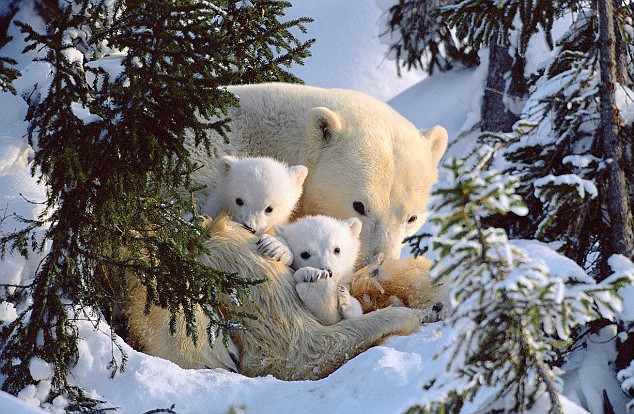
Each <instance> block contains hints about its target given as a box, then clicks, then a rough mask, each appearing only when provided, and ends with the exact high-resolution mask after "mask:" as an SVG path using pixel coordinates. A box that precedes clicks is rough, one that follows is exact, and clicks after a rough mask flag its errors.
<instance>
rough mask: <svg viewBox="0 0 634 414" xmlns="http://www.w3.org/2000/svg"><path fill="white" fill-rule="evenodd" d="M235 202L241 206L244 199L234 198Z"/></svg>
mask: <svg viewBox="0 0 634 414" xmlns="http://www.w3.org/2000/svg"><path fill="white" fill-rule="evenodd" d="M236 204H237V205H239V206H243V205H244V200H243V199H241V198H236Z"/></svg>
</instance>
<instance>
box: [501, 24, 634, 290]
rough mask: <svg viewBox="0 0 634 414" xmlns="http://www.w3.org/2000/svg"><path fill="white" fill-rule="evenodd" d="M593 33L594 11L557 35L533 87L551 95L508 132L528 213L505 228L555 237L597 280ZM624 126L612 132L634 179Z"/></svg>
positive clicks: (601, 167)
mask: <svg viewBox="0 0 634 414" xmlns="http://www.w3.org/2000/svg"><path fill="white" fill-rule="evenodd" d="M596 32H597V21H596V16H586V17H580V18H579V19H578V20H577V21H576V22H575V24H574V25H573V26H572V27H571V29H570V30H569V32H567V33H566V34H565V35H564V36H562V40H561V42H560V43H559V44H558V47H559V50H558V54H557V56H556V57H555V59H554V60H553V62H552V64H551V65H550V66H549V67H548V68H547V70H546V73H545V74H544V75H543V77H542V79H541V80H540V81H539V82H538V83H537V85H536V86H537V87H538V88H540V87H541V88H547V89H549V90H552V93H549V94H548V95H544V96H538V97H537V98H531V99H530V100H529V103H528V104H527V106H526V109H525V110H524V114H523V117H524V121H523V122H528V123H529V124H532V125H533V127H531V128H528V129H525V130H524V132H523V133H522V134H515V135H514V137H513V138H512V139H511V140H510V141H511V143H510V145H509V146H508V147H507V149H506V150H505V152H504V156H505V157H506V158H507V160H509V161H511V163H510V164H509V169H508V170H507V172H508V173H510V174H517V175H519V176H520V177H521V182H522V184H521V186H520V188H519V189H518V193H519V194H521V195H522V197H523V198H524V199H525V200H526V202H527V204H528V206H529V211H530V213H529V215H528V216H527V217H526V218H524V219H520V220H518V221H516V222H515V223H513V224H511V225H510V227H509V230H510V232H511V234H512V235H513V236H515V237H527V238H533V237H535V238H538V239H541V240H544V241H547V242H551V241H557V242H559V243H560V247H559V249H558V250H559V251H560V252H562V253H564V254H566V255H567V256H568V257H570V258H572V259H574V260H575V261H576V262H577V263H579V264H580V265H582V266H583V267H584V268H586V269H588V270H589V271H591V272H592V273H593V274H595V276H597V277H599V278H602V277H605V275H606V274H607V273H606V270H607V268H606V266H607V265H606V260H607V259H608V257H609V256H610V255H611V254H610V253H609V251H607V250H606V248H607V247H608V246H609V245H610V243H609V240H610V237H611V231H610V224H609V220H608V218H607V216H606V215H605V214H604V213H603V212H604V211H605V209H606V208H607V207H606V197H605V194H606V188H605V186H606V181H607V171H608V169H607V168H606V166H607V164H606V160H605V159H604V156H603V155H602V154H603V141H602V140H601V139H600V135H599V125H600V119H599V110H598V103H599V96H598V92H599V76H598V70H599V68H598V65H599V59H600V55H599V53H598V52H599V51H598V48H597V45H596ZM631 128H632V127H631V125H630V126H628V125H624V126H623V127H622V128H621V129H620V131H619V136H620V138H621V139H622V141H623V142H624V144H625V145H624V148H625V149H626V151H625V154H624V160H623V164H622V165H623V166H624V169H625V171H626V175H628V176H629V177H634V175H633V174H632V173H633V171H632V169H631V167H630V166H629V163H628V162H627V160H631V159H632V145H631V142H632V138H631ZM505 139H508V137H505ZM547 177H548V178H547ZM565 177H571V178H572V179H573V180H566V179H565ZM593 188H594V189H595V191H590V192H589V191H587V190H588V189H593ZM631 200H632V201H631V202H632V203H634V197H631ZM571 211H574V212H575V214H570V212H571ZM600 275H603V276H600Z"/></svg>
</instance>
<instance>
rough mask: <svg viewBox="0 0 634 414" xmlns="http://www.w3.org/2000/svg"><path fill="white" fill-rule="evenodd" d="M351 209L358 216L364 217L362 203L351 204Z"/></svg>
mask: <svg viewBox="0 0 634 414" xmlns="http://www.w3.org/2000/svg"><path fill="white" fill-rule="evenodd" d="M352 208H354V211H356V212H357V213H359V214H360V215H362V216H365V206H364V205H363V203H362V202H360V201H355V202H354V203H352Z"/></svg>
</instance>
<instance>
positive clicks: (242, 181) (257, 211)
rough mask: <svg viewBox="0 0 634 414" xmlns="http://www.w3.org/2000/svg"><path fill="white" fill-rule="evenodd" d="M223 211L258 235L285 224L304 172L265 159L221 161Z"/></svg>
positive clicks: (297, 196)
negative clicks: (226, 211)
mask: <svg viewBox="0 0 634 414" xmlns="http://www.w3.org/2000/svg"><path fill="white" fill-rule="evenodd" d="M221 163H224V164H222V169H221V171H224V172H223V174H224V179H223V180H222V183H221V185H222V186H223V190H222V191H223V192H224V194H223V198H224V208H225V209H226V210H228V211H229V213H230V217H231V219H232V220H233V221H236V222H238V223H240V224H242V225H243V226H245V227H246V228H248V229H249V230H251V231H252V232H254V233H256V234H262V233H264V232H266V231H267V230H268V229H269V228H271V227H273V226H275V225H278V224H282V223H285V222H287V221H288V218H289V217H290V215H291V214H292V212H293V210H294V209H295V206H296V204H297V201H298V200H299V198H300V196H301V194H302V184H303V182H304V179H305V178H306V174H307V169H306V167H304V166H301V165H298V166H293V167H286V166H285V165H283V164H281V163H279V162H277V161H274V160H272V159H268V158H245V159H242V160H237V159H235V158H233V157H223V158H222V159H221Z"/></svg>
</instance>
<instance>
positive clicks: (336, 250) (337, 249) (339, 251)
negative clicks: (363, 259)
mask: <svg viewBox="0 0 634 414" xmlns="http://www.w3.org/2000/svg"><path fill="white" fill-rule="evenodd" d="M333 252H334V253H335V254H339V253H341V249H340V248H338V247H335V250H333Z"/></svg>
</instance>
